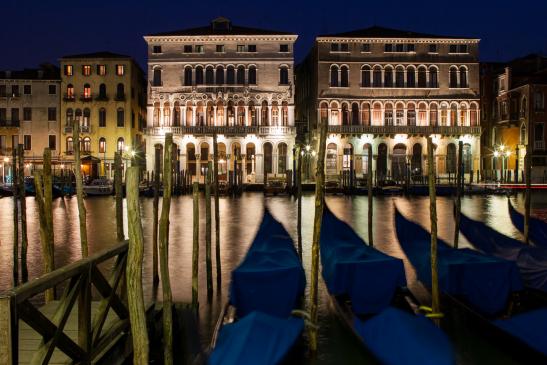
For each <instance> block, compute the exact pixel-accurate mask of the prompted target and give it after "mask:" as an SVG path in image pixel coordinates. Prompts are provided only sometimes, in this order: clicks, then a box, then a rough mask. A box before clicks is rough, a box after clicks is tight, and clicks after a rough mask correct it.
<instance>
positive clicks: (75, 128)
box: [72, 119, 89, 257]
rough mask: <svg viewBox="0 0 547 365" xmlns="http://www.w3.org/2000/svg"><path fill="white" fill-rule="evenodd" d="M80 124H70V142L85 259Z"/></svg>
mask: <svg viewBox="0 0 547 365" xmlns="http://www.w3.org/2000/svg"><path fill="white" fill-rule="evenodd" d="M79 140H80V124H79V121H78V119H74V123H73V124H72V141H73V146H74V177H75V178H76V199H77V201H78V216H79V218H80V241H81V244H82V257H87V256H88V254H89V249H88V247H87V222H86V210H85V205H84V190H83V182H82V167H81V160H80V143H79Z"/></svg>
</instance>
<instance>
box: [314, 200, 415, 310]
mask: <svg viewBox="0 0 547 365" xmlns="http://www.w3.org/2000/svg"><path fill="white" fill-rule="evenodd" d="M320 247H321V263H322V265H323V278H324V279H325V282H326V284H327V288H328V290H329V292H330V293H331V294H332V295H342V294H345V295H348V296H349V298H350V299H351V305H352V309H353V311H354V312H355V313H357V314H371V313H378V312H380V311H381V310H382V309H384V308H386V307H387V306H388V305H389V304H390V303H391V300H392V298H393V294H394V293H395V290H396V289H397V288H398V287H402V286H405V285H406V278H405V272H404V266H403V262H402V260H399V259H396V258H394V257H391V256H388V255H385V254H383V253H381V252H380V251H378V250H376V249H374V248H372V247H370V246H368V245H367V244H366V243H365V242H364V241H363V240H362V239H361V238H360V237H359V236H358V235H357V234H356V233H355V232H354V231H353V229H352V228H351V227H350V226H349V225H348V224H346V223H345V222H342V221H341V220H339V219H338V218H336V217H335V216H334V214H332V212H331V211H330V210H329V209H328V208H327V207H326V206H325V209H324V213H323V224H322V226H321V246H320Z"/></svg>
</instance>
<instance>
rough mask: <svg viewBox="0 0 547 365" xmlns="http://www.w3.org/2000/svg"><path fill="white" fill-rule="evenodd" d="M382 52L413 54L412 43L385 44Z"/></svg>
mask: <svg viewBox="0 0 547 365" xmlns="http://www.w3.org/2000/svg"><path fill="white" fill-rule="evenodd" d="M384 52H397V53H405V52H415V47H414V43H396V44H386V45H385V46H384Z"/></svg>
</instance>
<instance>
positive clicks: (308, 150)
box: [306, 144, 311, 152]
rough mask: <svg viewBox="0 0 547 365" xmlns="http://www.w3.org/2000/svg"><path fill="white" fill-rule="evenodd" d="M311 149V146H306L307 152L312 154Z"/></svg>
mask: <svg viewBox="0 0 547 365" xmlns="http://www.w3.org/2000/svg"><path fill="white" fill-rule="evenodd" d="M310 148H311V146H310V145H309V144H308V145H306V152H310Z"/></svg>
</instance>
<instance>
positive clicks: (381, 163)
mask: <svg viewBox="0 0 547 365" xmlns="http://www.w3.org/2000/svg"><path fill="white" fill-rule="evenodd" d="M386 176H387V145H386V144H385V143H380V144H379V145H378V155H377V158H376V178H377V179H378V181H383V180H385V178H386Z"/></svg>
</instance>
